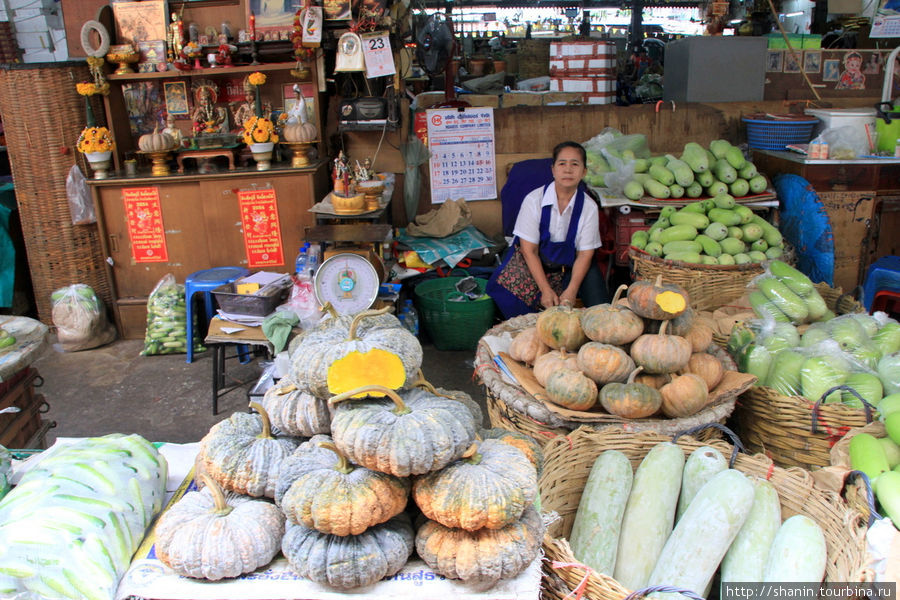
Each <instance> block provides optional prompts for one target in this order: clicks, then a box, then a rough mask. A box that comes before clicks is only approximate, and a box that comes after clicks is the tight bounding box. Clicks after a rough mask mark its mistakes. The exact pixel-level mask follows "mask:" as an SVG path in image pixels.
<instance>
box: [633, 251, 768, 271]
mask: <svg viewBox="0 0 900 600" xmlns="http://www.w3.org/2000/svg"><path fill="white" fill-rule="evenodd" d="M628 255H629V256H630V257H631V258H632V260H644V261H646V262H650V263H654V264H657V265H660V266H664V267H679V268H682V269H694V270H697V271H721V272H723V273H744V272H747V271H759V272H760V274H762V273H764V272H765V268H764V267H763V266H762V264H761V263H745V264H743V265H703V264H700V263H687V262H682V261H680V260H668V259H665V258H660V257H658V256H653V255H652V254H648V253H647V252H645V251H644V250H641V249H640V248H635V247H634V246H629V247H628Z"/></svg>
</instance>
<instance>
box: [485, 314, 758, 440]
mask: <svg viewBox="0 0 900 600" xmlns="http://www.w3.org/2000/svg"><path fill="white" fill-rule="evenodd" d="M537 317H538V315H537V314H535V313H532V314H527V315H522V316H520V317H514V318H512V319H509V320H508V321H504V322H503V323H500V324H499V325H496V326H494V327H493V328H491V329H489V330H488V331H487V332H486V333H485V336H489V335H494V336H499V335H501V334H503V333H505V332H508V333H510V334H511V335H513V336H515V335H516V334H517V333H518V332H520V331H522V330H523V329H526V328H528V327H532V326H533V325H534V324H535V323H536V322H537ZM717 355H718V356H719V357H720V358H721V359H722V360H723V361H725V362H726V365H727V366H728V367H729V368H730V369H731V370H729V371H727V372H726V377H725V378H724V379H723V381H722V383H720V384H719V386H718V387H717V388H716V389H715V390H713V400H712V401H711V403H710V404H709V405H708V406H707V407H706V408H704V409H703V410H701V411H700V412H699V413H697V414H695V415H692V416H690V417H685V418H681V419H623V418H621V417H617V416H615V415H611V414H608V413H605V412H599V411H596V412H595V411H590V412H583V411H571V410H567V409H562V408H560V407H554V406H552V405H549V404H545V403H544V402H541V401H538V400H536V399H535V398H534V397H533V396H532V395H531V394H528V393H527V392H525V391H523V390H522V389H521V388H519V387H518V386H516V385H513V384H511V383H507V381H506V380H505V379H504V378H503V376H502V375H501V373H500V370H499V369H498V368H497V366H496V365H495V364H494V361H493V356H492V354H491V351H490V348H488V345H487V343H486V342H484V340H483V339H482V341H480V342H479V343H478V349H477V350H476V353H475V373H476V374H477V375H478V376H479V377H480V378H481V381H482V383H484V385H485V387H486V388H487V409H488V417H489V418H490V421H491V426H492V427H502V428H504V429H509V430H510V431H518V432H520V433H524V434H525V435H529V436H531V437H533V438H535V439H536V440H538V441H539V442H540V443H542V444H543V443H546V442H547V441H548V440H550V439H552V438H554V437H556V436H558V435H566V434H568V433H569V432H570V431H573V430H575V429H577V428H578V427H581V426H583V425H586V426H589V427H591V428H594V429H602V428H604V427H611V426H620V427H624V428H626V429H628V430H629V431H646V430H652V431H659V432H661V433H665V434H673V433H677V432H679V431H684V430H685V429H689V428H691V427H694V426H696V425H701V424H706V423H713V422H719V423H722V422H724V421H725V419H726V418H728V416H729V415H730V414H731V412H732V411H733V410H734V405H735V400H736V399H737V396H738V395H739V394H740V393H741V392H743V391H744V390H747V389H748V388H749V387H750V386H751V385H752V384H753V381H755V378H754V377H753V376H747V375H746V374H744V373H738V372H737V371H736V367H735V366H734V363H733V362H732V361H731V359H730V358H729V357H728V355H727V354H726V353H725V352H724V351H721V350H717ZM704 435H708V436H710V437H716V436H717V435H718V434H717V433H715V431H709V432H708V433H706V434H704Z"/></svg>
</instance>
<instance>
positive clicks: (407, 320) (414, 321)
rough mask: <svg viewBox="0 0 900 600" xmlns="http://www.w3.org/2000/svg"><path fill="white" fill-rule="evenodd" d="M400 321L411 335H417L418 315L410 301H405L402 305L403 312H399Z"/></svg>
mask: <svg viewBox="0 0 900 600" xmlns="http://www.w3.org/2000/svg"><path fill="white" fill-rule="evenodd" d="M400 321H401V322H402V323H403V326H404V327H406V328H407V329H408V330H409V332H410V333H411V334H413V335H415V336H418V335H419V313H418V312H417V311H416V307H415V306H413V302H412V300H407V301H406V302H405V303H404V305H403V310H402V311H400Z"/></svg>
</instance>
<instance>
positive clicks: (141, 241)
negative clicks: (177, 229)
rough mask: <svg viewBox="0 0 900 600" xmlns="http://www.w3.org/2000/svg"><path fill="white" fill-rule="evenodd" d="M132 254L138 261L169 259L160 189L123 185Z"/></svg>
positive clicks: (164, 260) (148, 261)
mask: <svg viewBox="0 0 900 600" xmlns="http://www.w3.org/2000/svg"><path fill="white" fill-rule="evenodd" d="M122 200H123V201H124V202H125V218H126V220H127V221H128V239H129V240H130V241H131V257H132V258H133V259H134V262H136V263H151V262H168V260H169V251H168V249H167V247H166V230H165V229H164V228H163V221H162V208H161V207H160V204H159V188H157V187H144V188H122Z"/></svg>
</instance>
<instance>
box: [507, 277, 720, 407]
mask: <svg viewBox="0 0 900 600" xmlns="http://www.w3.org/2000/svg"><path fill="white" fill-rule="evenodd" d="M626 289H627V296H626V298H620V296H621V294H622V292H623V291H625V290H626ZM712 337H713V329H712V327H711V326H710V325H709V324H708V323H705V322H704V321H703V320H702V319H701V318H699V317H698V318H695V316H694V312H693V310H692V309H691V308H690V303H689V298H688V294H687V292H686V291H685V290H684V288H682V287H681V286H678V285H674V284H664V283H662V281H661V278H657V280H656V281H655V282H654V281H636V282H635V283H633V284H631V286H626V285H623V286H620V287H619V289H618V290H616V294H615V296H614V297H613V299H612V302H611V303H609V304H600V305H597V306H592V307H589V308H585V309H575V308H571V307H568V306H559V307H553V308H549V309H547V310H545V311H543V312H542V313H540V315H539V316H538V318H537V322H536V324H535V326H534V327H529V328H527V329H524V330H522V331H521V332H519V333H518V334H517V335H516V336H515V338H513V341H512V343H511V344H510V348H509V355H510V356H511V357H512V358H513V359H515V360H518V361H521V362H524V363H526V364H530V365H532V369H533V372H534V377H535V379H536V380H537V381H538V383H539V384H541V385H542V386H544V388H545V389H546V394H547V397H548V399H549V400H550V401H552V402H553V403H554V404H557V405H559V406H562V407H564V408H567V409H570V410H576V411H591V410H594V411H596V410H597V406H596V405H597V404H599V405H600V407H602V410H603V411H605V412H607V413H609V414H612V415H616V416H618V417H622V418H623V419H641V418H646V417H652V416H655V415H662V416H663V417H668V418H681V417H688V416H691V415H693V414H696V413H698V412H699V411H701V410H702V409H703V408H705V407H706V406H707V405H708V404H709V401H710V392H711V391H712V390H713V389H714V388H715V387H716V386H717V385H718V384H719V382H720V381H721V380H722V378H723V376H724V374H725V366H724V365H723V363H722V361H721V360H719V358H718V357H716V356H715V355H714V354H710V353H708V352H707V350H708V349H709V347H710V345H711V343H712Z"/></svg>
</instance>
